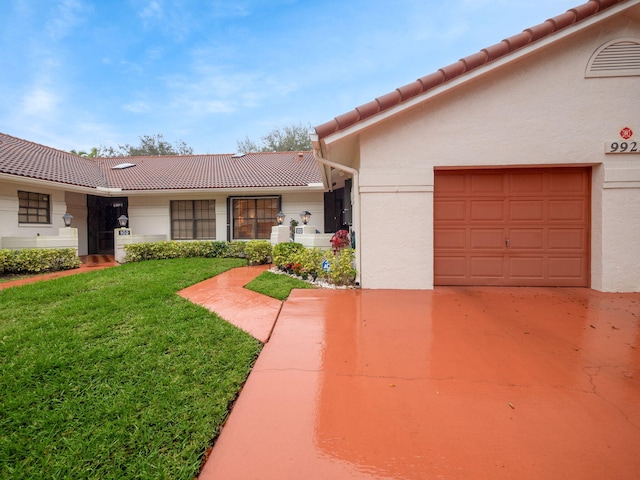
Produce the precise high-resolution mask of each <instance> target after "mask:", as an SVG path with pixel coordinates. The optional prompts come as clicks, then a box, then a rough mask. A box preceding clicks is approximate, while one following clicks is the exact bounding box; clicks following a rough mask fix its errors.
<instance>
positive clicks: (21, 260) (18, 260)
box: [0, 248, 81, 275]
mask: <svg viewBox="0 0 640 480" xmlns="http://www.w3.org/2000/svg"><path fill="white" fill-rule="evenodd" d="M80 263H81V262H80V259H79V258H78V255H77V253H76V250H75V249H73V248H33V249H30V248H26V249H23V250H0V274H1V275H5V274H22V273H44V272H57V271H60V270H70V269H72V268H78V267H79V266H80Z"/></svg>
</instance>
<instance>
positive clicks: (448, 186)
mask: <svg viewBox="0 0 640 480" xmlns="http://www.w3.org/2000/svg"><path fill="white" fill-rule="evenodd" d="M452 173H454V172H452ZM435 184H436V188H437V189H438V192H440V194H441V195H455V194H464V193H465V192H466V191H467V188H466V177H465V176H462V175H455V173H454V174H452V175H447V174H446V173H445V172H442V173H441V174H440V175H438V178H437V179H436V180H435Z"/></svg>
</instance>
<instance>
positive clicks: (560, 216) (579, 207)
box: [549, 199, 589, 223]
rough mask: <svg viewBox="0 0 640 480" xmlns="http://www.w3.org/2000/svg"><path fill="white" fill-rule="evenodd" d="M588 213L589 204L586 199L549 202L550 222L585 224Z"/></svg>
mask: <svg viewBox="0 0 640 480" xmlns="http://www.w3.org/2000/svg"><path fill="white" fill-rule="evenodd" d="M588 212H589V209H588V206H587V202H586V200H584V199H576V200H567V199H559V200H550V201H549V220H551V221H559V222H568V221H572V222H580V223H583V222H584V221H585V220H586V217H587V215H588Z"/></svg>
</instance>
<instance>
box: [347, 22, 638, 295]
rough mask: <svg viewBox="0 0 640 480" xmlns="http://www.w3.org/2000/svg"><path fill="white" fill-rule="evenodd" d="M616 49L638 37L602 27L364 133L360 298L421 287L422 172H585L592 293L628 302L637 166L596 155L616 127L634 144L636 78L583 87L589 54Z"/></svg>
mask: <svg viewBox="0 0 640 480" xmlns="http://www.w3.org/2000/svg"><path fill="white" fill-rule="evenodd" d="M625 37H627V38H628V37H634V38H640V25H638V23H637V22H635V21H634V20H632V19H630V18H619V19H617V20H615V19H613V20H607V21H604V22H602V23H600V24H598V25H595V26H592V27H590V29H589V30H587V31H583V32H581V33H578V34H576V35H575V36H573V37H570V38H566V39H563V40H561V41H559V42H557V43H555V44H551V45H549V46H547V47H545V48H544V49H542V50H537V51H532V54H531V55H529V56H526V57H523V58H520V59H518V60H517V61H515V62H512V63H510V64H506V65H504V66H502V67H500V68H495V69H494V70H492V71H491V72H489V73H487V74H485V75H483V76H479V77H478V78H475V79H472V80H470V81H468V82H466V83H465V84H461V85H460V86H458V87H456V86H455V82H454V84H452V85H449V86H448V87H447V88H448V90H447V91H443V93H442V94H441V95H438V96H435V97H432V98H431V99H429V100H426V101H425V102H424V103H422V104H420V105H418V106H416V107H414V108H413V109H412V110H406V111H404V112H402V113H400V114H398V115H396V116H395V117H391V118H389V119H387V120H385V121H382V122H379V123H377V124H375V125H373V126H370V127H364V128H363V130H362V131H361V132H359V134H360V137H359V138H360V140H359V141H360V144H359V151H360V188H361V192H362V193H361V212H362V227H361V230H362V234H361V235H360V245H361V248H362V265H361V283H362V286H363V287H364V288H416V289H429V288H432V287H433V245H432V238H433V218H432V212H433V171H434V169H436V168H478V167H483V166H486V167H496V166H498V167H499V166H523V167H524V166H551V165H591V166H593V169H594V173H593V175H592V178H593V185H592V208H593V211H592V235H591V236H592V239H591V241H592V252H591V262H592V272H591V278H592V285H593V287H594V288H597V289H599V290H606V291H633V290H636V291H637V290H640V268H638V267H639V265H638V261H639V260H638V258H640V255H638V252H639V251H640V221H639V214H638V212H639V211H640V176H639V175H638V165H639V164H640V155H626V156H624V157H623V156H620V155H617V156H616V155H605V153H604V145H605V142H608V141H615V140H619V139H620V137H619V132H620V129H621V128H622V127H625V126H629V127H631V128H633V129H634V130H635V131H636V135H635V137H634V139H637V140H639V141H640V78H639V77H637V76H636V77H614V78H590V79H585V68H586V65H587V62H588V61H589V58H590V57H591V55H592V54H593V52H594V51H595V50H596V49H597V48H598V47H600V46H601V45H602V44H604V43H605V42H607V41H611V40H615V39H616V38H625ZM614 177H615V178H616V179H620V178H623V179H625V183H624V185H623V184H621V183H620V182H619V181H614V180H613V178H614Z"/></svg>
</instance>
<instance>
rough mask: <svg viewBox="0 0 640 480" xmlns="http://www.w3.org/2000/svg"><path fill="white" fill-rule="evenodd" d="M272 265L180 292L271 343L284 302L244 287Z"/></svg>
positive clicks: (230, 274) (238, 271) (219, 277)
mask: <svg viewBox="0 0 640 480" xmlns="http://www.w3.org/2000/svg"><path fill="white" fill-rule="evenodd" d="M269 267H270V265H260V266H255V267H241V268H234V269H233V270H229V271H228V272H225V273H223V274H221V275H217V276H215V277H212V278H210V279H208V280H205V281H204V282H200V283H197V284H196V285H192V286H191V287H187V288H185V289H184V290H181V291H179V292H178V295H180V296H182V297H184V298H187V299H189V300H191V301H192V302H193V303H196V304H198V305H202V306H203V307H205V308H207V309H208V310H211V311H212V312H216V313H217V314H218V315H219V316H220V317H222V318H224V319H225V320H227V321H228V322H231V323H233V324H234V325H235V326H237V327H239V328H241V329H242V330H244V331H245V332H247V333H249V334H251V335H252V336H253V337H255V338H257V339H258V340H260V341H261V342H263V343H264V342H266V341H268V340H269V336H270V335H271V330H272V329H273V326H274V324H275V322H276V319H277V318H278V313H280V308H281V306H282V302H281V301H280V300H276V299H274V298H271V297H267V296H265V295H261V294H259V293H256V292H252V291H251V290H247V289H246V288H244V286H245V285H246V284H247V283H249V282H250V281H251V280H253V279H254V278H255V277H257V276H258V275H259V274H260V273H262V272H264V271H265V270H268V269H269Z"/></svg>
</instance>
